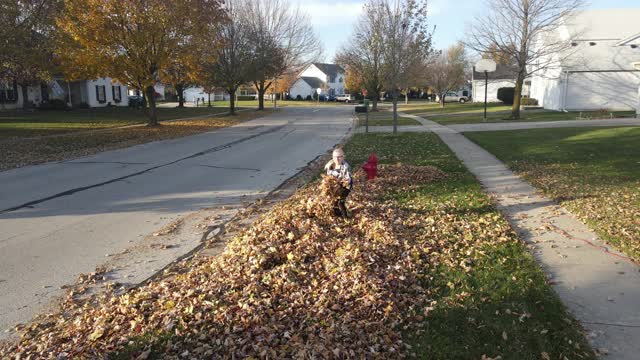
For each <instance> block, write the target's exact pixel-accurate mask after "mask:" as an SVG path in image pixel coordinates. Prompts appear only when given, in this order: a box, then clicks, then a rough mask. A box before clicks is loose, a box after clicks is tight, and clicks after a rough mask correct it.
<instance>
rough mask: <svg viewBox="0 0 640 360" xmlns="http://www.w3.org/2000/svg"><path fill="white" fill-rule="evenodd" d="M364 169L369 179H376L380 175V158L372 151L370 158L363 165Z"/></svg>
mask: <svg viewBox="0 0 640 360" xmlns="http://www.w3.org/2000/svg"><path fill="white" fill-rule="evenodd" d="M362 169H363V170H364V171H365V172H366V173H367V180H371V179H375V178H376V176H378V158H377V157H376V154H374V153H371V155H369V159H368V160H367V162H366V163H364V165H362Z"/></svg>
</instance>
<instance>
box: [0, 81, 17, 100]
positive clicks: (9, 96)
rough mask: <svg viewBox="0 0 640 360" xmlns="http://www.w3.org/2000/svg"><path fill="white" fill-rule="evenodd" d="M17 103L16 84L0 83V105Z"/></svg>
mask: <svg viewBox="0 0 640 360" xmlns="http://www.w3.org/2000/svg"><path fill="white" fill-rule="evenodd" d="M17 101H18V84H17V83H16V82H15V81H14V82H12V83H8V82H0V103H3V104H6V103H15V102H17Z"/></svg>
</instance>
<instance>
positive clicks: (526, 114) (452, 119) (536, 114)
mask: <svg viewBox="0 0 640 360" xmlns="http://www.w3.org/2000/svg"><path fill="white" fill-rule="evenodd" d="M611 114H613V117H614V118H624V117H634V116H635V112H633V111H614V112H612V113H611ZM483 115H484V114H483V112H482V111H480V112H474V113H468V114H463V115H460V114H450V115H435V116H433V115H428V116H426V117H427V118H428V119H429V120H432V121H435V122H437V123H440V124H442V125H452V124H475V123H482V122H484V118H483ZM510 116H511V113H510V112H509V113H495V112H493V113H491V112H487V122H488V123H501V122H518V121H520V122H531V121H561V120H578V119H581V120H595V119H608V118H609V117H610V113H609V112H600V111H583V112H578V111H569V112H562V111H551V110H531V111H521V112H520V119H518V120H510V119H509V117H510Z"/></svg>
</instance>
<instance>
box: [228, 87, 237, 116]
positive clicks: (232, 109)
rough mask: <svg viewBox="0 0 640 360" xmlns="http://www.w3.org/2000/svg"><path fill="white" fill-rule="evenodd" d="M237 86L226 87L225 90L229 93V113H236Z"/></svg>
mask: <svg viewBox="0 0 640 360" xmlns="http://www.w3.org/2000/svg"><path fill="white" fill-rule="evenodd" d="M237 90H238V88H228V89H227V92H228V93H229V115H235V114H236V97H235V94H236V91H237Z"/></svg>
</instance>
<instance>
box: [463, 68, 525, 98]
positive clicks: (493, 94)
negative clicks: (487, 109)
mask: <svg viewBox="0 0 640 360" xmlns="http://www.w3.org/2000/svg"><path fill="white" fill-rule="evenodd" d="M516 72H517V69H516V68H515V67H514V66H512V65H504V64H496V71H494V72H490V73H487V78H488V81H487V80H486V79H485V73H484V72H479V71H476V68H475V66H474V67H473V72H472V78H471V93H472V94H473V101H474V102H484V88H485V82H486V83H487V102H498V101H500V99H498V89H500V88H505V87H515V86H516ZM529 83H530V82H529V79H525V83H524V86H523V88H522V95H524V96H527V95H529V86H528V85H529Z"/></svg>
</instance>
